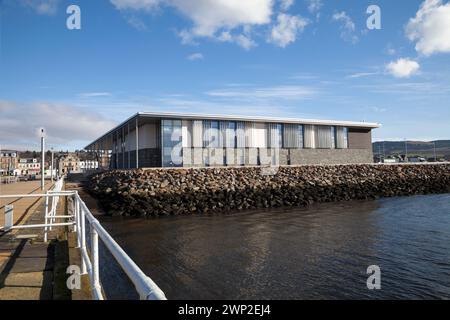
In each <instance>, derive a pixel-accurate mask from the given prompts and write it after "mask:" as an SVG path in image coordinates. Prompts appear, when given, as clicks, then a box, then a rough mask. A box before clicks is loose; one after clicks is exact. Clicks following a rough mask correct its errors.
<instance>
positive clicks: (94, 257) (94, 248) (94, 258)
mask: <svg viewBox="0 0 450 320" xmlns="http://www.w3.org/2000/svg"><path fill="white" fill-rule="evenodd" d="M90 228H91V263H92V279H93V281H94V283H93V289H94V290H96V291H97V292H100V290H101V286H100V273H99V260H98V233H97V230H95V228H94V226H93V225H91V226H90Z"/></svg>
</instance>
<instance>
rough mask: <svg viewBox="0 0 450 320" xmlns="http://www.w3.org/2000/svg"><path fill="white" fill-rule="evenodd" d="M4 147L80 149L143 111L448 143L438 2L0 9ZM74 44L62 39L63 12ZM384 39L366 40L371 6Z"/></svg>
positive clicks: (448, 12)
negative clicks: (289, 122) (278, 121)
mask: <svg viewBox="0 0 450 320" xmlns="http://www.w3.org/2000/svg"><path fill="white" fill-rule="evenodd" d="M0 3H1V13H0V14H1V22H0V23H1V40H0V41H1V47H0V74H1V77H0V145H1V146H2V147H3V148H5V147H17V148H21V149H23V148H30V149H33V148H37V139H36V134H35V133H36V130H37V128H39V127H41V126H44V127H46V128H47V132H48V140H49V143H50V144H51V145H54V146H55V147H56V148H63V149H76V148H82V147H83V146H85V145H86V144H87V142H89V141H90V140H91V139H94V138H96V137H97V136H98V135H100V134H101V133H103V132H104V131H106V130H108V129H109V128H111V127H112V126H113V125H114V124H117V123H118V122H121V121H123V120H124V119H125V118H127V117H129V116H130V115H132V114H133V113H135V112H137V111H167V112H169V111H172V112H199V113H220V114H244V115H267V116H286V117H303V118H319V119H341V120H356V121H370V122H380V123H382V124H383V127H382V128H381V129H378V130H376V131H375V132H374V139H375V140H383V139H388V140H396V139H404V138H407V139H411V140H432V139H449V138H450V125H449V124H450V106H449V101H450V4H449V3H447V1H444V0H442V1H441V0H427V1H422V0H398V1H381V0H380V1H365V0H348V1H338V0H330V1H326V0H321V1H319V0H296V1H289V0H273V1H272V0H248V1H242V0H241V1H237V0H228V1H225V0H183V1H181V0H110V1H109V0H96V1H92V0H91V1H86V0H84V1H81V0H79V1H76V0H72V1H65V0H59V1H58V0H33V1H31V0H18V1H13V0H3V1H1V0H0ZM71 4H75V5H78V6H79V7H80V9H81V30H68V29H67V27H66V19H67V17H68V16H69V14H67V13H66V9H67V7H68V6H69V5H71ZM372 4H375V5H378V6H379V7H380V9H381V23H382V25H381V27H382V28H381V30H368V29H367V27H366V20H367V18H368V17H369V14H367V13H366V10H367V7H368V6H369V5H372Z"/></svg>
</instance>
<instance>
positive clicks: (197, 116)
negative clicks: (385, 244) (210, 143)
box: [84, 112, 381, 150]
mask: <svg viewBox="0 0 450 320" xmlns="http://www.w3.org/2000/svg"><path fill="white" fill-rule="evenodd" d="M138 118H153V119H173V118H176V119H182V120H183V119H186V120H227V121H247V122H266V123H292V124H297V123H298V124H311V125H324V126H342V127H350V128H365V129H376V128H379V127H381V124H379V123H375V122H355V121H339V120H320V119H302V118H279V117H258V116H242V115H221V114H201V113H178V112H138V113H136V114H134V115H133V116H131V117H129V118H128V119H127V120H125V121H124V122H122V123H121V124H119V125H118V126H116V127H115V128H113V129H111V130H109V131H108V132H107V133H105V134H104V135H102V136H101V137H100V138H98V139H96V140H95V141H93V142H92V143H90V144H89V145H87V146H86V147H85V148H84V149H86V150H89V149H90V148H89V147H90V146H92V145H94V144H96V143H97V142H98V141H100V140H102V139H104V138H106V137H107V136H108V135H109V134H111V133H112V132H114V131H116V130H117V129H119V128H121V127H124V126H125V125H127V124H128V123H129V122H130V121H132V120H135V119H138Z"/></svg>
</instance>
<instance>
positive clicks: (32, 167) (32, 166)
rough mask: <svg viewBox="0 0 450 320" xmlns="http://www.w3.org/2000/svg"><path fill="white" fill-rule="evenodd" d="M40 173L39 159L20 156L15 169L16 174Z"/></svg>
mask: <svg viewBox="0 0 450 320" xmlns="http://www.w3.org/2000/svg"><path fill="white" fill-rule="evenodd" d="M40 174H41V162H40V160H39V159H36V158H30V159H25V158H21V159H20V160H19V164H18V167H17V170H16V175H18V176H28V175H40Z"/></svg>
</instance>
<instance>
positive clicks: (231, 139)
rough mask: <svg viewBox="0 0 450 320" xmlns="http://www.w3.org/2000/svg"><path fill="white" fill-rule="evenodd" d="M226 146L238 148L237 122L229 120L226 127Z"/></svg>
mask: <svg viewBox="0 0 450 320" xmlns="http://www.w3.org/2000/svg"><path fill="white" fill-rule="evenodd" d="M225 135H226V138H225V141H226V143H225V147H226V148H236V144H237V136H236V122H228V123H227V128H226V133H225Z"/></svg>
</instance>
